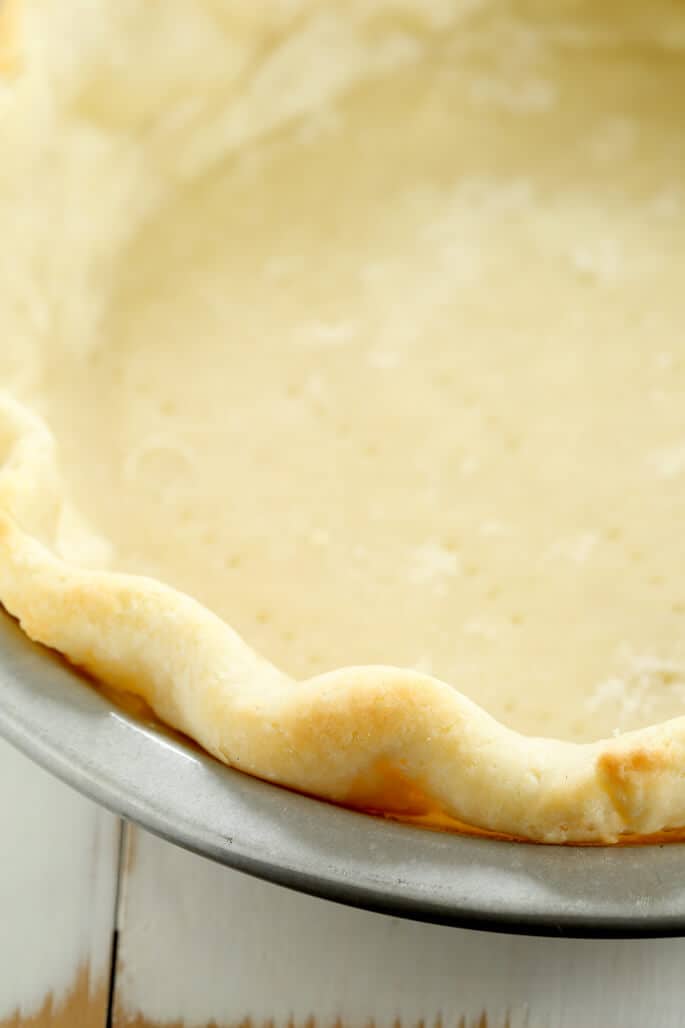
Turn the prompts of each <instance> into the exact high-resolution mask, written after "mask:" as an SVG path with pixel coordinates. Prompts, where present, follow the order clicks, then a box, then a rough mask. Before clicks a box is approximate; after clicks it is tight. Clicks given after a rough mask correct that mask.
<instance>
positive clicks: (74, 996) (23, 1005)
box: [0, 742, 120, 1028]
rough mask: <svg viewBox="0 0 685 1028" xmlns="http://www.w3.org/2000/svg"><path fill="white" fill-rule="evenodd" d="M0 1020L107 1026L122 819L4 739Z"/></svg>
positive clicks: (43, 1026) (11, 1027) (21, 1027)
mask: <svg viewBox="0 0 685 1028" xmlns="http://www.w3.org/2000/svg"><path fill="white" fill-rule="evenodd" d="M0 815H1V817H2V831H1V832H0V1028H104V1026H105V1024H106V1019H107V999H108V987H109V972H110V963H111V959H110V954H111V942H112V931H113V924H114V903H115V894H116V880H117V869H118V844H119V830H120V829H119V822H118V819H117V818H115V817H114V816H113V815H111V814H109V813H107V812H106V811H105V810H102V809H101V808H99V807H96V806H95V805H94V804H93V803H90V802H89V801H88V800H86V799H84V798H83V797H81V796H79V795H78V794H77V793H76V792H74V791H73V790H71V789H68V788H67V787H66V786H65V785H62V784H61V783H60V782H58V781H57V780H56V779H54V778H52V777H51V776H50V775H48V774H47V773H46V772H45V771H42V770H41V769H40V768H38V767H36V766H35V765H34V764H32V763H31V762H30V761H29V760H27V759H26V758H25V757H23V756H21V755H20V754H19V753H17V752H16V751H15V750H13V749H12V748H11V747H10V746H8V745H7V744H6V743H4V742H0Z"/></svg>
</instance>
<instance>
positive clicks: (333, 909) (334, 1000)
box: [0, 743, 685, 1028]
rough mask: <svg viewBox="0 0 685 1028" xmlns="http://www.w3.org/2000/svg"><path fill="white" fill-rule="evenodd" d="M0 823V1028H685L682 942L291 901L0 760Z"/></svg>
mask: <svg viewBox="0 0 685 1028" xmlns="http://www.w3.org/2000/svg"><path fill="white" fill-rule="evenodd" d="M0 816H1V821H0V824H1V825H2V828H1V832H0V1028H8V1026H11V1028H27V1026H30V1028H48V1026H49V1028H57V1026H58V1028H105V1026H107V1025H110V1026H112V1028H129V1026H135V1028H144V1026H148V1025H154V1026H157V1025H166V1026H170V1025H173V1026H184V1028H190V1026H193V1028H200V1026H201V1028H209V1026H212V1028H225V1026H233V1025H237V1026H242V1028H247V1026H258V1025H265V1024H268V1025H270V1026H273V1028H279V1026H284V1028H285V1026H293V1028H294V1026H307V1028H313V1026H315V1025H316V1026H317V1028H318V1026H321V1028H325V1026H331V1028H333V1026H338V1028H342V1026H345V1028H347V1026H349V1028H357V1026H359V1028H368V1026H370V1025H375V1026H383V1028H396V1026H402V1028H406V1026H416V1025H422V1026H424V1028H434V1026H438V1025H440V1026H442V1028H448V1026H454V1028H485V1026H489V1028H504V1026H505V1025H506V1026H509V1028H521V1026H524V1025H525V1026H528V1028H679V1026H681V1025H682V1026H685V940H682V941H681V940H650V941H644V942H636V941H612V942H607V941H597V942H584V941H579V940H578V941H577V940H561V939H559V940H555V939H552V940H550V939H525V938H518V937H512V936H499V935H488V934H482V933H476V932H467V931H462V930H458V929H453V928H441V927H436V926H431V925H419V924H412V923H410V922H405V921H399V920H395V919H394V918H390V917H384V916H381V915H377V914H367V913H364V912H362V911H358V910H349V909H346V908H344V907H339V906H335V905H333V904H329V903H326V902H324V901H323V900H317V899H311V898H308V897H305V896H299V895H297V894H295V893H291V892H288V891H286V890H284V889H280V888H278V887H276V886H273V885H267V884H264V883H262V882H257V881H255V880H253V879H250V878H248V877H246V876H244V875H240V874H238V873H237V872H234V871H229V870H226V869H225V868H221V867H218V866H216V865H213V864H211V863H208V862H206V861H204V860H202V859H200V858H198V857H194V856H192V855H190V854H188V853H185V852H183V851H182V850H179V849H176V848H175V847H173V846H170V845H168V844H167V843H163V842H160V841H159V840H157V839H155V838H153V837H152V836H149V835H147V834H146V833H144V832H142V831H140V830H138V829H134V828H132V827H130V826H122V825H121V823H120V822H119V821H118V820H117V818H115V817H113V816H112V815H110V814H108V813H106V812H105V811H103V810H101V809H99V808H98V807H96V806H95V805H93V804H92V803H90V802H89V801H88V800H85V799H83V798H82V797H80V796H78V795H77V794H76V793H74V792H72V791H71V790H70V789H68V788H67V787H65V786H63V785H61V784H60V783H58V782H57V781H55V780H54V779H52V778H51V777H50V776H49V775H47V774H46V773H45V772H43V771H41V770H39V769H38V768H36V767H34V766H33V765H32V764H31V763H30V762H29V761H28V760H26V758H24V757H22V756H20V755H19V754H18V753H15V752H14V751H13V750H12V749H10V748H9V747H8V746H7V745H6V744H5V743H0ZM115 929H116V939H117V944H116V946H114V945H113V940H114V938H115Z"/></svg>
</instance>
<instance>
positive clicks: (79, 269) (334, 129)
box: [0, 0, 685, 842]
mask: <svg viewBox="0 0 685 1028" xmlns="http://www.w3.org/2000/svg"><path fill="white" fill-rule="evenodd" d="M684 51H685V8H683V6H682V4H681V3H679V2H675V0H673V2H667V0H657V2H656V3H654V4H651V5H646V4H644V3H638V2H627V3H613V2H606V3H601V4H597V3H590V2H589V0H566V2H562V3H556V4H552V5H550V4H548V3H543V2H542V0H527V2H523V0H492V2H487V0H482V2H477V0H475V2H471V3H464V2H460V3H458V2H456V0H449V2H448V0H375V2H372V0H354V2H352V0H350V2H348V3H342V2H332V0H331V2H324V0H292V2H290V3H285V2H284V3H273V4H254V3H252V2H251V0H196V2H195V3H194V4H192V5H189V4H187V3H183V4H182V3H180V2H177V0H165V3H164V4H158V3H152V2H144V0H118V2H117V4H105V3H100V2H95V0H89V2H88V3H85V2H83V3H72V4H60V3H57V2H56V0H26V2H25V4H24V5H23V6H22V8H21V9H20V7H19V5H18V4H17V3H16V2H14V0H5V2H4V5H3V4H0V75H1V76H2V78H1V79H0V139H1V142H0V147H1V157H0V235H1V240H0V241H1V246H0V384H1V385H2V389H3V392H2V395H1V398H0V600H1V601H2V603H3V604H4V605H5V607H6V608H7V610H8V611H9V612H10V613H12V614H13V615H14V616H16V617H17V618H18V619H19V620H20V622H21V624H22V626H23V628H24V630H25V631H26V632H27V633H28V635H29V636H31V637H32V638H33V639H36V640H39V641H40V642H43V643H45V644H46V645H48V646H51V647H53V648H55V649H57V650H59V651H60V652H61V653H63V654H64V655H65V656H66V657H67V658H68V659H69V660H70V661H71V662H72V663H74V664H75V665H77V666H78V667H81V668H84V669H85V670H87V671H88V672H89V673H90V674H92V675H93V676H94V678H95V679H96V680H98V681H100V682H102V683H103V684H104V685H106V686H108V687H114V688H115V689H117V690H122V691H124V692H127V693H129V694H132V695H135V696H137V697H139V698H140V699H142V700H144V701H145V703H146V704H148V705H149V707H150V708H151V709H152V710H153V711H154V712H155V714H156V716H158V717H159V718H160V719H161V720H162V721H164V722H165V723H167V724H169V725H171V726H173V727H174V728H176V729H178V730H179V731H182V732H184V733H186V734H187V735H189V736H190V737H192V738H193V739H195V740H196V741H197V742H199V743H200V744H201V745H202V746H203V747H204V748H205V749H206V750H208V751H209V752H210V753H211V754H213V755H214V756H215V757H217V758H218V759H219V760H221V761H223V762H225V763H228V764H230V765H232V766H234V767H237V768H240V769H242V770H244V771H246V772H248V773H250V774H253V775H257V776H259V777H261V778H264V779H268V780H270V781H273V782H277V783H280V784H284V785H287V786H289V787H291V788H295V789H298V790H301V791H304V792H307V793H312V794H315V795H318V796H322V797H325V798H327V799H331V800H333V801H335V802H339V803H347V804H351V805H356V806H362V807H364V808H366V809H373V810H376V811H378V812H385V813H389V814H399V815H406V816H414V817H416V818H418V819H419V820H421V819H422V818H423V819H424V820H428V821H430V820H431V818H430V817H429V816H427V815H430V814H431V812H432V813H434V814H436V816H435V817H434V818H433V822H434V823H448V822H449V823H451V824H453V823H454V822H459V823H460V824H465V825H469V826H473V827H475V828H477V829H482V830H485V831H489V832H494V833H500V834H504V835H510V836H515V837H518V838H525V839H533V840H537V841H544V842H592V841H594V842H615V841H617V840H619V839H621V838H623V837H625V836H626V835H646V834H650V833H655V832H661V831H669V830H673V829H679V828H682V827H683V826H685V778H684V775H685V718H683V717H682V716H681V714H682V711H683V707H684V705H685V639H684V635H683V629H684V627H685V585H684V584H683V581H684V579H683V574H682V569H683V567H685V532H683V530H682V525H683V514H684V513H685V403H684V400H685V335H684V333H683V325H685V289H684V288H683V287H684V286H685V277H684V274H683V256H684V254H685V176H684V174H683V172H684V171H685V133H683V131H682V126H683V124H685V53H684Z"/></svg>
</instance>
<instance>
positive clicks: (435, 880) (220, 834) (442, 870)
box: [0, 613, 685, 936]
mask: <svg viewBox="0 0 685 1028" xmlns="http://www.w3.org/2000/svg"><path fill="white" fill-rule="evenodd" d="M0 735H3V736H5V737H6V738H7V739H8V740H9V742H11V743H12V744H13V745H15V746H16V747H17V748H18V749H20V750H22V751H23V752H24V753H26V754H27V755H28V756H29V757H31V758H33V760H35V761H37V762H38V763H39V764H41V765H42V766H43V767H45V768H46V769H47V770H48V771H51V772H52V773H53V774H55V775H57V776H58V777H59V778H61V779H62V780H63V781H65V782H66V783H67V784H69V785H71V786H73V787H74V788H76V789H78V790H80V791H81V792H82V793H85V794H86V795H87V796H90V797H91V798H92V799H94V800H96V801H97V802H98V803H101V804H103V805H104V806H106V807H108V808H109V809H110V810H113V811H115V812H116V813H117V814H121V815H123V816H124V817H126V818H128V819H130V820H131V821H135V822H137V823H138V824H140V825H142V826H143V827H144V828H146V829H148V830H149V831H151V832H154V833H156V834H157V835H160V836H162V837H163V838H165V839H168V840H169V841H171V842H174V843H177V844H178V845H179V846H184V847H185V848H186V849H189V850H193V851H194V852H196V853H199V854H201V855H202V856H204V857H208V858H209V859H210V860H215V861H218V862H219V863H222V864H226V865H228V866H229V867H233V868H237V869H238V870H239V871H246V872H247V873H249V874H252V875H256V876H257V877H259V878H264V879H268V880H269V881H273V882H278V883H280V884H281V885H285V886H289V887H290V888H292V889H297V890H300V891H302V892H307V893H311V894H313V895H316V896H322V897H325V898H327V899H330V900H335V901H338V902H341V903H348V904H352V905H354V906H359V907H365V908H367V909H369V910H377V911H382V912H384V913H388V914H394V915H396V916H400V917H409V918H415V919H418V920H425V921H435V922H440V923H445V924H454V925H462V926H469V927H473V928H481V929H482V928H485V929H493V930H499V931H506V932H525V933H529V934H545V935H575V936H645V935H679V934H685V844H682V845H680V844H677V843H676V844H670V845H645V846H622V847H613V848H612V847H585V848H582V847H581V848H579V847H556V846H536V845H528V844H522V843H509V842H499V841H495V840H490V839H480V838H471V837H467V836H459V835H453V834H444V833H439V832H432V831H428V830H425V829H421V828H416V827H411V826H407V825H400V824H393V823H391V822H389V821H384V820H382V819H380V818H374V817H370V816H367V815H364V814H359V813H355V812H353V811H348V810H343V809H340V808H338V807H335V806H332V805H331V804H328V803H324V802H321V801H319V800H315V799H311V798H309V797H306V796H300V795H298V794H296V793H293V792H290V791H288V790H287V789H282V788H279V787H278V786H275V785H269V784H267V783H265V782H261V781H258V780H256V779H253V778H250V777H248V776H247V775H244V774H242V773H240V772H238V771H234V770H231V769H230V768H227V767H223V766H222V765H221V764H219V763H217V762H216V761H214V760H213V759H212V758H211V757H209V756H205V755H203V754H202V753H199V752H198V751H197V750H195V749H193V748H192V747H191V746H186V745H184V744H183V742H180V741H176V740H175V739H172V738H168V737H166V736H165V735H164V734H162V733H161V732H157V731H156V730H154V729H152V728H150V727H148V726H146V725H144V724H142V723H140V722H138V721H136V720H135V718H133V717H130V716H128V715H127V714H125V713H123V712H122V711H121V710H119V709H116V708H115V707H114V706H113V705H112V704H111V703H110V702H109V701H108V699H107V698H106V697H105V696H104V695H102V694H101V693H100V692H99V691H98V690H97V689H96V688H94V687H91V686H89V685H88V684H87V683H86V682H84V681H83V680H81V679H80V678H79V676H78V675H77V674H75V673H74V672H73V671H71V670H70V669H69V668H68V667H67V666H66V665H65V664H64V662H63V661H62V660H61V659H60V658H59V657H57V656H56V655H55V654H53V653H51V652H50V651H48V650H45V649H44V648H42V647H40V646H37V645H35V644H33V643H31V642H30V641H29V640H28V639H27V638H26V637H25V636H24V634H23V633H22V632H21V630H20V629H19V628H18V626H17V625H16V623H15V622H14V621H13V620H12V619H11V618H9V617H8V616H7V615H6V614H4V613H0ZM46 842H49V840H46Z"/></svg>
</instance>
